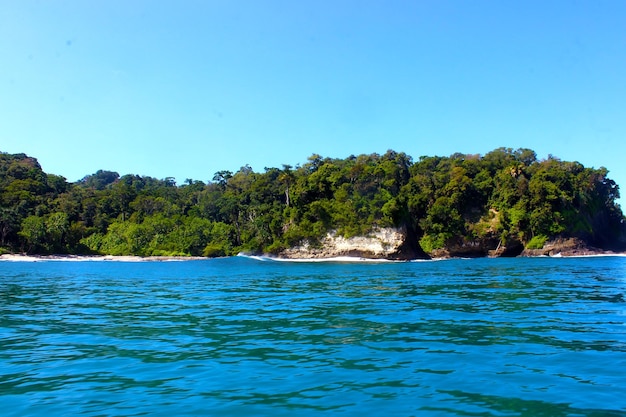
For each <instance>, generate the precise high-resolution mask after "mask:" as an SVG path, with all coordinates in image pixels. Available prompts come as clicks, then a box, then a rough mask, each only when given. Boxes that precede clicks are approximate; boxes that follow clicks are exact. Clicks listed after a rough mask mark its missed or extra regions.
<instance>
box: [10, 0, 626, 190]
mask: <svg viewBox="0 0 626 417" xmlns="http://www.w3.org/2000/svg"><path fill="white" fill-rule="evenodd" d="M0 52H1V55H0V150H1V151H4V152H10V153H16V152H24V153H27V154H29V155H32V156H35V157H37V158H38V159H39V161H40V163H41V164H42V166H43V168H44V170H46V171H47V172H50V173H55V174H58V175H63V176H64V177H66V178H67V179H68V180H70V181H76V180H78V179H80V178H82V177H83V176H85V175H87V174H91V173H94V172H95V171H97V170H98V169H108V170H113V171H118V172H119V173H120V174H122V175H123V174H128V173H132V174H139V175H149V176H153V177H157V178H165V177H168V176H171V177H174V178H176V179H177V181H178V183H182V182H183V181H184V180H185V179H186V178H192V179H197V180H203V181H207V180H210V179H211V178H212V177H213V174H214V173H215V172H216V171H218V170H222V169H227V170H231V171H236V170H238V169H239V167H241V166H242V165H245V164H249V165H250V166H251V167H252V168H253V169H254V170H255V171H261V172H262V171H263V168H264V167H281V165H282V164H290V165H296V164H302V163H305V162H306V161H307V157H308V156H310V155H311V154H313V153H318V154H320V155H322V156H329V157H338V158H343V157H347V156H349V155H351V154H355V155H357V154H361V153H372V152H378V153H384V152H385V151H386V150H387V149H394V150H396V151H403V152H406V153H407V154H409V155H411V156H413V157H414V158H415V159H417V158H419V156H421V155H442V156H447V155H450V154H452V153H454V152H462V153H472V154H473V153H480V154H484V153H486V152H489V151H491V150H493V149H495V148H498V147H501V146H504V147H511V148H519V147H525V148H531V149H533V150H535V151H536V152H537V154H538V156H539V157H540V158H545V157H547V156H548V155H549V154H553V155H554V156H557V157H559V158H561V159H563V160H577V161H579V162H581V163H583V164H584V165H586V166H592V167H600V166H606V167H607V168H608V169H609V170H610V175H609V176H610V177H611V178H613V179H614V180H616V181H617V182H618V184H621V185H622V187H623V192H624V194H625V195H626V163H625V162H624V153H625V151H626V142H625V139H626V1H622V0H614V1H610V0H608V1H606V0H605V1H595V0H594V1H560V0H550V1H545V0H541V1H532V0H522V1H499V0H498V1H496V0H490V1H480V0H472V1H461V0H454V1H445V0H443V1H440V0H437V1H435V0H432V1H418V0H406V1H395V0H385V1H383V0H380V1H342V0H315V1H306V0H302V1H291V0H289V1H278V0H242V1H230V0H224V1H210V0H200V1H184V0H183V1H176V2H174V1H155V0H145V1H144V0H133V1H126V0H124V1H117V0H113V1H111V0H107V1H83V0H64V1H59V0H46V1H34V0H20V1H12V0H0Z"/></svg>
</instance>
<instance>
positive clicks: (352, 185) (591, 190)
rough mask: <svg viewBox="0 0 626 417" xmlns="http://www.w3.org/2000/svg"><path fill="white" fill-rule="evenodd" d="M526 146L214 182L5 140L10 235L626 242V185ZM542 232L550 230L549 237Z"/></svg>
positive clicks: (18, 239) (287, 241)
mask: <svg viewBox="0 0 626 417" xmlns="http://www.w3.org/2000/svg"><path fill="white" fill-rule="evenodd" d="M607 174H608V171H607V170H606V169H605V168H599V169H594V168H586V167H584V166H582V165H581V164H580V163H578V162H564V161H561V160H559V159H557V158H554V157H549V158H548V159H546V160H538V159H537V156H536V154H535V153H534V152H533V151H531V150H528V149H517V150H513V149H509V148H500V149H496V150H494V151H492V152H489V153H487V154H486V155H484V156H480V155H465V154H459V153H457V154H453V155H451V156H449V157H440V156H435V157H426V156H422V157H420V158H419V159H418V160H417V161H413V159H412V158H411V157H410V156H408V155H406V154H404V153H398V152H395V151H391V150H390V151H387V152H386V153H385V154H383V155H380V154H370V155H358V156H349V157H347V158H345V159H332V158H324V157H322V156H320V155H316V154H314V155H312V156H310V157H309V158H308V160H307V162H306V163H304V164H303V165H301V166H296V167H292V166H290V165H283V166H282V168H265V170H264V172H262V173H259V172H254V171H253V170H252V168H250V167H249V166H248V165H245V166H243V167H242V168H241V169H240V170H239V171H237V172H231V171H225V170H222V171H217V172H216V173H215V174H214V175H213V176H212V177H211V178H212V181H209V182H207V183H204V182H202V181H194V180H192V179H187V180H186V181H185V183H184V184H182V185H176V183H175V181H174V180H173V179H172V178H165V179H162V180H159V179H155V178H151V177H146V176H138V175H123V176H120V175H119V174H118V173H117V172H112V171H106V170H99V171H97V172H96V173H95V174H92V175H87V176H85V177H84V178H83V179H82V180H80V181H78V182H76V183H68V182H67V181H66V180H65V178H63V177H60V176H57V175H53V174H46V173H45V172H44V171H43V170H42V168H41V166H40V165H39V163H38V162H37V160H36V159H35V158H32V157H29V156H27V155H24V154H15V155H11V154H5V153H0V248H3V249H2V250H6V251H25V252H31V253H85V252H89V253H101V254H112V255H141V256H150V255H173V254H176V255H200V256H228V255H233V254H236V253H237V252H240V251H248V252H265V253H279V252H280V251H281V250H284V249H285V248H288V247H290V246H294V245H298V244H301V243H304V242H308V243H309V244H310V245H313V246H315V245H318V244H319V242H320V241H321V239H322V238H323V237H324V236H325V235H326V233H328V232H330V231H334V232H336V233H337V234H339V235H343V236H345V237H350V236H355V235H364V234H367V233H368V232H370V231H371V230H373V229H375V228H380V227H402V228H404V229H406V230H407V231H408V232H409V233H408V235H409V236H411V237H412V238H413V239H415V242H414V243H415V245H416V246H417V245H418V244H419V245H420V246H421V247H422V249H423V250H424V251H426V252H427V253H430V252H432V251H434V250H436V249H440V248H444V247H446V245H447V244H448V243H449V242H451V241H453V240H455V239H457V238H460V237H461V238H463V239H464V240H465V241H472V240H475V239H492V240H494V239H495V241H496V242H497V241H500V242H506V241H510V240H511V239H513V240H517V241H519V242H520V243H522V244H523V245H525V246H526V247H529V248H530V247H538V246H539V245H543V243H544V242H545V241H546V240H547V239H551V238H554V237H568V236H572V237H579V238H581V239H584V240H586V241H587V242H589V243H590V244H592V245H594V246H598V247H604V248H614V247H618V246H620V245H623V244H624V242H625V236H626V232H625V226H624V224H625V222H624V215H623V214H622V211H621V209H620V207H619V205H618V204H617V203H616V199H617V198H619V189H618V186H617V184H615V182H613V181H612V180H610V179H609V178H608V177H607ZM542 239H543V240H542Z"/></svg>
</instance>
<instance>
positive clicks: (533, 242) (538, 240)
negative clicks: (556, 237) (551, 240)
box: [526, 235, 548, 249]
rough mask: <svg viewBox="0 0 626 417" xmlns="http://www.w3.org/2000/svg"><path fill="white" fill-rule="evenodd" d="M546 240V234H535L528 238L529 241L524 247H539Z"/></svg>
mask: <svg viewBox="0 0 626 417" xmlns="http://www.w3.org/2000/svg"><path fill="white" fill-rule="evenodd" d="M547 240H548V236H546V235H537V236H535V237H533V238H532V239H530V242H528V243H527V244H526V249H541V248H543V245H544V244H545V243H546V241H547Z"/></svg>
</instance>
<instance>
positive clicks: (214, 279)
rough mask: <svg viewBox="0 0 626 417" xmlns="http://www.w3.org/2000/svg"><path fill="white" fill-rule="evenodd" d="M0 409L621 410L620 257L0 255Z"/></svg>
mask: <svg viewBox="0 0 626 417" xmlns="http://www.w3.org/2000/svg"><path fill="white" fill-rule="evenodd" d="M0 406H1V407H2V409H1V410H0V415H2V416H5V417H9V416H70V415H72V416H94V417H95V416H168V417H172V416H294V415H295V416H321V415H324V416H327V415H331V416H334V415H336V416H355V415H358V416H377V415H384V416H626V258H624V257H585V258H514V259H451V260H441V261H423V262H372V263H365V262H279V261H272V260H268V259H265V258H256V259H255V258H247V257H233V258H223V259H211V260H192V261H169V262H119V261H82V262H77V261H52V260H51V261H39V262H8V261H2V262H0Z"/></svg>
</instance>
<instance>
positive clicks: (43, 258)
mask: <svg viewBox="0 0 626 417" xmlns="http://www.w3.org/2000/svg"><path fill="white" fill-rule="evenodd" d="M235 256H237V257H242V258H248V259H253V260H256V261H260V262H282V263H306V262H308V263H323V262H344V263H402V262H438V261H446V260H452V259H482V258H486V259H496V258H497V257H488V256H483V257H440V258H431V259H407V260H397V259H386V258H364V257H359V256H335V257H328V258H319V257H318V258H316V257H311V258H280V257H275V256H268V255H249V254H244V253H239V254H237V255H235ZM597 257H626V252H610V251H608V252H602V253H592V254H571V255H570V254H561V253H557V254H554V255H533V256H518V258H597ZM209 259H218V258H208V257H203V256H131V255H120V256H114V255H26V254H3V255H0V262H184V261H203V260H209Z"/></svg>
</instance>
